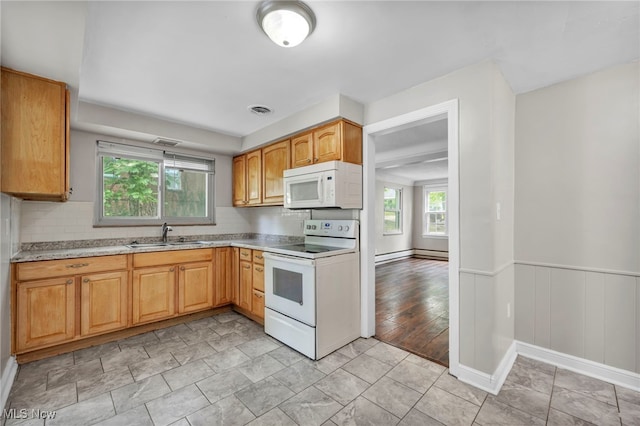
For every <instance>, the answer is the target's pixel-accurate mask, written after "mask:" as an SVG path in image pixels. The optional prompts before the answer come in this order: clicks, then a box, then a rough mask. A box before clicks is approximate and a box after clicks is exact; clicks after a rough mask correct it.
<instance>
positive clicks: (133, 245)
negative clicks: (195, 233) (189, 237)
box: [125, 241, 206, 249]
mask: <svg viewBox="0 0 640 426" xmlns="http://www.w3.org/2000/svg"><path fill="white" fill-rule="evenodd" d="M193 244H206V241H171V242H167V243H131V244H127V245H126V246H125V247H128V248H131V249H135V248H149V247H167V246H187V245H193Z"/></svg>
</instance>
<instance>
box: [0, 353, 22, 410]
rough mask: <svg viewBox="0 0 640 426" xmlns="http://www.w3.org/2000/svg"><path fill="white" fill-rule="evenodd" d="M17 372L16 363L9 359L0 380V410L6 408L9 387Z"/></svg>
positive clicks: (13, 358)
mask: <svg viewBox="0 0 640 426" xmlns="http://www.w3.org/2000/svg"><path fill="white" fill-rule="evenodd" d="M17 372H18V363H17V362H16V358H15V357H13V356H12V357H9V359H8V360H7V365H6V366H5V368H4V374H3V375H2V377H1V378H0V409H2V408H6V404H7V400H8V399H9V393H10V392H11V387H12V386H13V382H14V380H15V378H16V373H17Z"/></svg>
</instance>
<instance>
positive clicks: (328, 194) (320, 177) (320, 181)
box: [284, 161, 362, 209]
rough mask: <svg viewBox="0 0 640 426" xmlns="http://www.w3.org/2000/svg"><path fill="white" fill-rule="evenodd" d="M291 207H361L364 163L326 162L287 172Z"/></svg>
mask: <svg viewBox="0 0 640 426" xmlns="http://www.w3.org/2000/svg"><path fill="white" fill-rule="evenodd" d="M284 191H285V197H284V206H285V207H286V208H288V209H317V208H340V209H361V208H362V166H361V165H359V164H351V163H345V162H343V161H326V162H324V163H318V164H313V165H310V166H304V167H298V168H295V169H289V170H285V171H284Z"/></svg>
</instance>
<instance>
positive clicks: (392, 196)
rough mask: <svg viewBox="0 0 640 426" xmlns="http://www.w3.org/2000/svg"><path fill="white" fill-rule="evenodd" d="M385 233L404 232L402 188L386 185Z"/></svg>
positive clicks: (384, 196)
mask: <svg viewBox="0 0 640 426" xmlns="http://www.w3.org/2000/svg"><path fill="white" fill-rule="evenodd" d="M383 198H384V200H383V201H384V228H383V229H384V231H383V234H384V235H392V234H402V189H400V188H391V187H387V186H385V187H384V195H383Z"/></svg>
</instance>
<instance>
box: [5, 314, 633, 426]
mask: <svg viewBox="0 0 640 426" xmlns="http://www.w3.org/2000/svg"><path fill="white" fill-rule="evenodd" d="M447 373H448V372H447V370H446V369H445V368H444V367H442V366H440V365H438V364H435V363H432V362H430V361H427V360H425V359H422V358H419V357H417V356H415V355H412V354H409V353H408V352H405V351H403V350H400V349H397V348H395V347H393V346H389V345H387V344H385V343H382V342H379V341H377V340H375V339H359V340H356V341H355V342H353V343H351V344H349V345H347V346H345V347H343V348H341V349H340V350H338V351H336V352H334V353H333V354H331V355H329V356H327V357H325V358H324V359H322V360H320V361H318V362H313V361H311V360H309V359H307V358H305V357H303V356H301V355H300V354H298V353H297V352H295V351H293V350H291V349H289V348H288V347H286V346H283V345H281V344H280V343H279V342H278V341H276V340H274V339H272V338H270V337H268V336H266V335H265V334H264V333H263V331H262V328H261V327H260V326H259V325H258V324H256V323H254V322H252V321H250V320H248V319H246V318H244V317H242V316H240V315H238V314H236V313H233V312H228V313H224V314H221V315H218V316H215V317H210V318H205V319H202V320H197V321H193V322H191V323H188V324H182V325H178V326H174V327H171V328H167V329H164V330H158V331H156V332H152V333H146V334H142V335H139V336H135V337H131V338H128V339H124V340H120V341H118V342H113V343H107V344H104V345H101V346H96V347H92V348H88V349H83V350H80V351H76V352H74V353H69V354H65V355H60V356H57V357H55V358H49V359H46V360H42V361H37V362H33V363H30V364H26V365H23V366H22V367H21V368H20V371H19V373H18V377H17V380H16V382H15V384H14V386H13V388H12V392H11V395H10V397H9V403H8V406H9V408H11V409H15V410H16V411H9V413H13V414H16V416H17V417H20V416H22V415H24V414H26V415H31V414H36V415H37V414H38V413H37V412H35V413H34V412H32V411H31V410H32V409H39V410H41V412H40V417H45V416H46V413H45V411H47V410H53V411H56V416H55V418H52V419H43V418H37V419H34V418H31V419H18V418H7V419H5V423H6V425H14V424H22V425H25V426H31V425H47V426H49V425H51V426H53V425H65V426H73V425H83V426H85V425H92V424H99V425H123V426H124V425H126V426H133V425H179V426H189V425H191V426H199V425H244V424H250V425H296V424H299V425H334V424H337V425H360V424H367V425H384V426H387V425H395V424H400V425H420V426H424V425H439V424H447V425H449V424H450V425H471V424H473V425H497V424H506V425H538V424H540V425H544V424H545V423H546V424H549V425H588V424H592V423H593V424H602V425H609V424H611V425H620V424H624V425H640V394H639V393H637V392H632V391H629V390H627V389H625V388H621V387H618V386H613V385H611V384H608V383H605V382H602V381H599V380H594V379H591V378H588V377H585V376H581V375H578V374H575V373H571V372H569V371H566V370H561V369H556V368H555V367H553V366H550V365H547V364H543V363H540V362H537V361H533V360H530V359H527V358H523V357H519V358H518V360H517V361H516V363H515V365H514V367H513V369H512V371H511V373H510V374H509V377H508V379H507V381H506V383H505V385H504V387H503V388H502V390H501V392H500V394H499V395H498V396H495V397H494V396H491V395H487V394H486V393H485V392H483V391H481V390H478V389H476V388H473V387H471V386H467V385H465V384H463V383H461V382H458V381H457V380H456V379H454V378H453V377H451V376H449V375H448V374H447ZM20 409H26V410H27V411H24V412H23V411H19V410H20ZM16 416H14V417H16Z"/></svg>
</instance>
